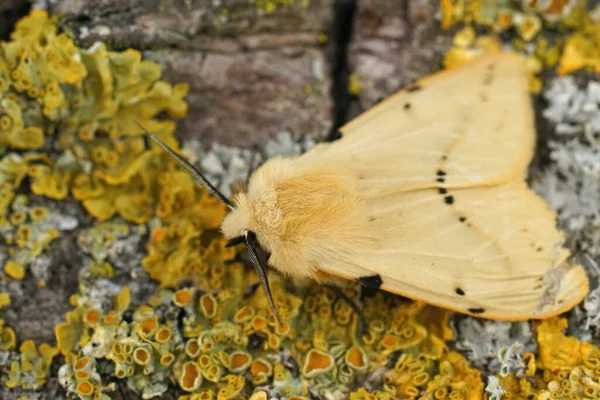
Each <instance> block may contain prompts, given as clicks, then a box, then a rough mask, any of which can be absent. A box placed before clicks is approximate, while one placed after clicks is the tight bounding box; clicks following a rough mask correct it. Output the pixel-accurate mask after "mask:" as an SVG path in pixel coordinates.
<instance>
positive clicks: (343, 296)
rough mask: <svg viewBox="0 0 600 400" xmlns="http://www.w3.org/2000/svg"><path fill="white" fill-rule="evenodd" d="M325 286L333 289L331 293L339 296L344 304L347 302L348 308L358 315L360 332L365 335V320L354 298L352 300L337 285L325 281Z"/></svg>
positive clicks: (366, 330)
mask: <svg viewBox="0 0 600 400" xmlns="http://www.w3.org/2000/svg"><path fill="white" fill-rule="evenodd" d="M324 286H325V287H327V288H329V289H331V290H332V291H333V293H335V295H336V296H337V297H339V298H340V299H342V300H344V301H345V302H346V304H348V305H349V306H350V308H351V309H352V311H354V312H355V313H356V315H358V319H359V321H360V325H361V332H362V334H363V335H366V334H367V333H369V331H368V329H367V321H366V320H365V316H364V315H363V313H362V310H361V309H360V308H359V307H358V305H357V304H356V303H355V302H354V300H352V299H351V298H350V297H348V296H347V295H346V293H344V292H343V291H342V289H340V288H339V286H337V285H334V284H331V283H326V284H324Z"/></svg>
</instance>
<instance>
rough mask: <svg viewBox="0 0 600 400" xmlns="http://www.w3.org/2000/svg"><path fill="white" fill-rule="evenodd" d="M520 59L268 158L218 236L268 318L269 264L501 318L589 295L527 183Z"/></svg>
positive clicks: (453, 77) (530, 136) (416, 91)
mask: <svg viewBox="0 0 600 400" xmlns="http://www.w3.org/2000/svg"><path fill="white" fill-rule="evenodd" d="M527 79H528V78H527V71H526V67H525V64H524V61H523V59H522V58H521V57H519V56H517V55H514V54H509V53H506V54H500V53H499V54H494V55H487V56H483V57H480V58H478V59H477V60H475V61H472V62H470V63H468V64H467V65H464V66H462V67H459V68H456V69H452V70H447V71H443V72H440V73H436V74H434V75H432V76H430V77H427V78H425V79H423V80H421V81H418V82H416V83H415V84H412V85H410V86H409V87H408V88H405V89H403V90H401V91H399V92H398V93H396V94H395V95H393V96H392V97H390V98H389V99H387V100H385V101H383V102H382V103H380V104H378V105H376V106H375V107H374V108H372V109H371V110H369V111H367V112H365V113H364V114H362V115H360V116H359V117H358V118H356V119H355V120H353V121H351V122H349V123H348V124H346V125H345V126H344V127H342V128H341V130H340V132H341V137H340V138H338V139H337V140H335V141H333V142H326V143H321V144H318V145H317V146H315V147H314V148H312V149H311V150H309V151H308V152H306V153H304V154H302V155H300V156H298V157H294V158H274V159H271V160H268V161H267V162H265V163H264V164H263V165H262V166H261V167H260V168H259V169H257V170H256V172H254V173H253V174H252V176H251V177H250V180H249V182H248V187H247V189H246V190H245V191H243V192H240V193H237V194H236V195H235V196H234V197H233V199H232V200H229V199H227V198H226V197H225V196H223V195H222V194H221V193H219V192H218V190H217V189H216V188H214V187H213V186H212V185H211V184H210V183H209V182H208V181H207V180H206V179H205V178H204V177H203V176H202V175H201V174H200V172H198V171H197V170H196V169H195V168H194V167H193V166H191V165H190V164H189V163H187V161H185V160H184V159H183V158H181V157H180V156H179V155H177V154H176V153H174V152H173V151H172V150H171V149H169V148H168V147H167V146H166V145H164V143H162V142H161V141H160V140H159V139H158V138H156V137H155V136H154V135H152V134H150V133H149V132H147V133H149V134H150V135H151V136H152V138H153V139H154V140H155V141H156V142H157V143H158V144H159V145H161V146H162V147H163V149H165V150H166V151H168V152H169V153H170V154H171V155H173V156H174V157H176V158H177V159H178V161H179V162H180V163H181V164H182V165H183V166H184V167H185V168H187V169H188V170H189V171H190V172H191V173H192V174H193V175H194V177H195V179H196V181H197V182H199V183H202V184H204V185H207V186H208V188H209V189H210V190H211V191H212V193H213V194H215V195H217V196H218V197H219V198H220V199H221V200H222V201H224V202H225V203H226V204H227V205H228V206H229V208H230V211H229V213H228V214H227V215H226V217H225V219H224V221H223V223H222V226H221V229H222V232H223V234H224V236H225V237H226V238H227V239H229V241H230V243H231V244H235V243H242V242H245V243H246V245H247V246H248V250H249V252H250V258H251V260H252V262H253V263H254V266H255V268H256V270H257V273H258V275H259V277H260V281H261V285H262V288H263V290H264V291H265V294H266V295H267V298H268V300H269V304H270V306H271V309H272V310H273V312H274V314H275V315H276V316H277V315H278V314H277V311H276V308H275V305H274V303H273V301H272V298H271V293H270V289H269V283H268V279H267V273H266V268H265V265H264V264H263V262H262V261H261V259H260V258H259V256H258V251H257V250H258V249H259V248H262V249H264V250H265V251H266V252H267V253H269V254H270V257H269V259H268V265H270V266H271V267H273V268H275V269H277V270H279V271H280V272H281V273H283V274H284V275H286V276H288V277H292V278H296V279H313V280H316V281H318V282H320V283H328V284H335V283H336V282H339V280H340V278H342V279H349V280H355V281H358V282H360V283H362V284H364V285H366V286H372V287H380V288H381V289H382V290H385V291H388V292H392V293H396V294H400V295H403V296H406V297H408V298H411V299H416V300H422V301H425V302H427V303H430V304H433V305H437V306H440V307H445V308H448V309H451V310H455V311H458V312H460V313H465V314H470V315H476V316H479V317H482V318H489V319H500V320H513V321H517V320H525V319H539V318H546V317H550V316H553V315H556V314H559V313H562V312H565V311H567V310H569V309H570V308H572V307H573V306H574V305H576V304H577V303H579V302H580V301H581V300H582V299H583V297H584V296H585V295H586V293H587V292H588V290H589V287H588V279H587V277H586V275H585V272H584V270H583V268H582V267H581V266H579V265H571V264H570V263H569V262H568V261H567V258H568V256H569V252H568V250H566V249H565V248H563V235H562V234H561V233H560V232H559V231H558V230H557V229H556V221H555V219H556V215H555V213H554V211H553V210H552V209H551V208H550V207H549V206H548V205H547V204H546V203H545V202H544V201H543V199H541V198H540V197H539V196H537V195H536V194H535V193H534V192H533V191H532V190H530V189H529V188H528V187H527V184H526V182H525V180H524V179H525V177H526V174H527V167H528V164H529V162H530V160H531V158H532V155H533V152H534V145H535V125H534V113H533V109H532V105H531V100H530V97H529V93H528V81H527Z"/></svg>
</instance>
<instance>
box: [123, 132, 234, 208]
mask: <svg viewBox="0 0 600 400" xmlns="http://www.w3.org/2000/svg"><path fill="white" fill-rule="evenodd" d="M134 122H135V124H136V125H137V126H139V127H140V129H142V130H143V131H144V132H145V133H146V135H148V136H150V137H151V138H152V140H154V142H155V143H156V144H157V145H159V146H160V147H161V148H162V149H163V150H164V151H166V152H167V153H168V154H169V155H170V156H171V157H173V158H174V159H175V160H176V161H177V162H178V163H179V165H181V166H182V167H183V168H185V169H186V170H187V171H188V172H189V173H190V174H191V175H192V177H193V178H194V181H196V183H199V184H201V185H204V187H205V188H207V189H208V191H209V192H210V193H211V194H212V195H213V196H216V197H218V198H219V200H221V201H222V202H223V203H225V205H226V206H227V207H229V208H233V203H232V202H231V201H230V200H229V199H228V198H227V197H225V195H224V194H223V193H221V192H220V191H219V189H217V188H216V187H214V186H213V185H212V184H211V183H210V182H209V181H208V179H206V178H205V177H204V175H202V173H201V172H200V171H198V169H197V168H196V167H194V166H193V165H192V164H190V163H189V162H188V161H187V160H186V159H185V158H183V157H181V156H180V155H179V154H177V153H175V152H174V151H173V150H172V149H171V148H170V147H169V146H167V145H166V144H165V143H164V142H163V141H162V140H160V139H159V138H158V137H157V136H156V135H155V134H153V133H152V132H150V131H149V130H147V129H146V128H144V127H143V126H142V125H141V124H139V123H138V122H137V121H134Z"/></svg>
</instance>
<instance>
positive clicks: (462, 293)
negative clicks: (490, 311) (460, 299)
mask: <svg viewBox="0 0 600 400" xmlns="http://www.w3.org/2000/svg"><path fill="white" fill-rule="evenodd" d="M454 291H455V292H456V294H457V295H459V296H464V295H465V291H464V290H462V289H461V288H459V287H457V288H456V289H455V290H454Z"/></svg>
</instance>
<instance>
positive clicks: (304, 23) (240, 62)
mask: <svg viewBox="0 0 600 400" xmlns="http://www.w3.org/2000/svg"><path fill="white" fill-rule="evenodd" d="M307 3H308V5H307V6H304V5H302V4H301V1H296V2H294V5H292V6H285V7H283V6H273V7H274V9H273V10H271V9H270V7H271V6H270V4H275V3H274V2H273V3H270V2H264V3H262V4H261V5H260V7H259V6H257V4H258V3H257V2H249V1H248V0H225V1H220V0H219V1H207V0H205V1H202V2H190V1H174V2H170V3H167V2H161V1H158V0H152V1H141V0H127V1H116V0H92V1H84V0H58V1H57V2H56V4H55V5H54V6H53V9H52V11H53V12H56V13H62V14H64V17H65V19H64V21H63V26H65V27H66V28H68V29H70V30H72V32H73V33H74V35H75V37H77V38H78V42H79V44H80V45H81V46H83V47H85V46H89V45H91V44H93V43H94V42H96V41H103V42H106V43H108V44H109V45H110V47H111V48H112V49H124V48H128V47H132V48H136V49H141V50H144V55H145V56H146V57H147V58H149V59H153V60H155V61H158V62H160V63H161V65H163V66H164V70H165V79H167V80H169V81H171V82H179V81H186V82H188V83H189V84H190V93H189V96H188V101H189V104H190V112H189V115H188V117H187V118H186V119H185V120H184V121H182V122H181V124H180V129H179V134H180V137H194V138H198V139H201V140H202V141H203V142H205V143H206V144H210V143H213V142H219V143H225V144H234V145H240V146H251V145H259V144H261V143H264V142H265V140H266V139H267V138H270V137H273V136H274V135H275V134H277V133H278V132H281V131H289V132H291V133H293V134H295V135H311V136H316V137H322V136H324V135H325V134H326V133H327V131H328V130H329V129H331V128H332V123H333V124H335V123H336V118H332V114H334V113H335V112H337V111H332V110H334V109H335V108H336V106H337V104H336V103H340V102H341V103H343V102H344V99H342V98H340V97H343V96H346V95H347V91H346V90H342V91H341V92H340V90H337V91H336V90H334V91H333V96H332V95H331V90H330V89H331V87H332V81H331V75H332V72H334V74H333V75H335V79H339V78H340V77H341V78H342V80H343V81H346V80H347V79H344V78H345V76H344V74H343V73H342V74H336V72H338V70H336V69H333V70H332V69H331V67H332V65H333V66H336V63H339V61H340V60H339V57H340V54H339V51H338V50H341V51H342V52H343V51H345V47H344V43H343V42H344V41H347V39H348V38H345V37H340V36H339V35H337V34H336V31H338V30H339V28H340V27H339V26H338V25H339V24H353V23H354V25H355V28H354V31H355V33H356V39H355V40H354V42H353V44H352V48H351V49H349V52H350V54H351V56H350V59H351V61H352V62H351V64H350V67H351V68H352V66H353V65H354V67H355V70H356V72H357V73H359V74H361V75H364V76H365V77H366V81H365V82H364V83H365V92H364V101H363V103H364V104H362V108H365V107H368V106H369V105H371V104H372V103H373V102H374V101H375V100H376V99H377V98H380V97H382V96H386V95H388V94H390V93H391V92H393V91H394V90H396V89H398V88H399V87H400V86H401V85H402V84H403V83H406V82H408V81H410V80H414V79H416V78H417V77H419V76H421V75H423V74H424V73H427V72H429V71H430V69H431V61H432V60H433V59H434V58H435V55H438V56H439V54H440V49H441V48H443V47H445V45H446V44H447V42H448V41H446V42H445V43H444V42H443V43H438V42H436V36H437V35H436V34H435V33H436V32H437V30H436V29H432V27H433V26H435V23H434V21H433V20H432V18H433V17H432V15H434V12H435V7H436V6H437V2H435V1H433V0H413V1H390V0H377V1H364V2H359V3H360V4H359V5H358V10H357V12H356V13H354V17H355V18H354V21H352V20H341V21H339V22H338V20H336V18H335V17H336V15H335V13H336V12H339V10H340V9H342V10H343V9H344V7H345V8H347V7H348V5H351V4H353V3H354V2H353V1H351V0H316V1H310V2H307ZM265 10H267V11H272V12H271V13H268V12H267V11H265ZM344 16H350V17H352V15H351V14H348V13H346V15H344ZM341 28H342V36H345V34H344V32H343V31H344V29H343V28H344V27H343V26H342V27H341ZM324 39H327V42H326V43H323V40H324ZM340 46H342V49H339V47H340ZM341 61H342V64H345V63H344V62H343V61H344V60H341ZM375 64H376V65H375ZM341 67H342V68H344V67H345V66H344V65H341ZM342 83H347V82H342ZM340 87H341V88H343V89H345V88H346V87H347V85H346V86H345V87H344V85H342V86H340ZM356 112H357V111H356V110H354V113H353V114H356ZM349 116H350V115H349ZM345 119H347V118H345Z"/></svg>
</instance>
